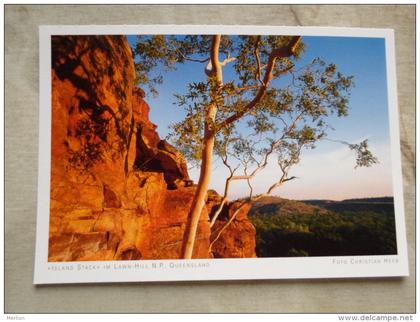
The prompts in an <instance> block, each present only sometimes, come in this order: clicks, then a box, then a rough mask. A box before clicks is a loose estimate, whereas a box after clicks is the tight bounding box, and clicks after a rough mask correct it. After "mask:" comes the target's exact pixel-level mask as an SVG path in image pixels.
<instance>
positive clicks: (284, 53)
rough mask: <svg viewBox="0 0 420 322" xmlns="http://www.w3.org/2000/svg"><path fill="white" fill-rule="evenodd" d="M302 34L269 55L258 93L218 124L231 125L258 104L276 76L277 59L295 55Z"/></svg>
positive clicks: (221, 125) (219, 125)
mask: <svg viewBox="0 0 420 322" xmlns="http://www.w3.org/2000/svg"><path fill="white" fill-rule="evenodd" d="M301 38H302V37H301V36H294V37H292V40H291V41H290V43H289V44H288V45H287V46H284V47H282V48H277V49H274V50H273V51H272V52H271V53H270V55H269V57H268V63H267V68H266V71H265V75H264V78H263V81H262V85H261V86H260V88H259V90H258V92H257V94H256V95H255V97H254V99H253V100H252V101H251V102H249V103H248V104H247V105H245V106H244V107H243V108H242V109H240V110H239V111H237V112H236V113H235V114H233V115H231V116H229V117H228V118H227V119H225V120H224V121H222V122H220V123H219V124H218V127H224V126H226V125H229V124H231V123H233V122H235V121H237V120H238V119H240V118H241V117H242V116H244V115H245V114H246V113H248V112H249V111H250V110H252V109H253V108H254V107H255V105H257V104H258V103H259V102H260V101H261V99H262V98H263V96H264V94H265V93H266V91H267V88H268V87H269V86H270V82H271V80H272V79H273V78H274V75H273V70H274V67H275V64H276V60H277V59H280V58H286V57H290V56H292V55H294V53H295V51H296V48H297V46H298V44H299V42H300V40H301ZM289 70H290V68H286V69H285V70H284V72H283V73H286V72H287V71H289ZM280 74H281V73H280Z"/></svg>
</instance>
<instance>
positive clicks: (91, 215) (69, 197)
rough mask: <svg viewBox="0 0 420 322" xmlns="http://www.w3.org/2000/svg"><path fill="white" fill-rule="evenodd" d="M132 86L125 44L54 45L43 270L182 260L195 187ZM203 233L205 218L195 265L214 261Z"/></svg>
mask: <svg viewBox="0 0 420 322" xmlns="http://www.w3.org/2000/svg"><path fill="white" fill-rule="evenodd" d="M134 80H135V69H134V61H133V56H132V52H131V48H130V46H129V44H128V41H127V39H126V37H124V36H76V37H73V36H53V37H52V142H51V149H52V152H51V153H52V161H51V166H52V167H51V205H50V232H49V234H50V241H49V261H83V260H86V261H87V260H89V261H90V260H130V259H132V260H133V259H177V258H180V256H181V247H182V239H183V234H184V230H185V224H186V221H187V216H188V210H189V207H190V205H191V202H192V198H193V194H194V191H195V188H194V186H193V184H192V182H191V180H190V179H189V176H188V171H187V166H186V162H185V160H184V158H183V156H182V154H180V153H179V152H178V151H177V150H176V149H175V148H173V147H172V146H171V145H170V144H168V143H167V142H166V141H164V140H161V139H160V137H159V135H158V133H157V127H156V125H154V124H153V123H152V122H151V121H150V119H149V111H150V107H149V105H148V104H147V103H146V102H145V101H144V92H143V91H142V90H141V89H139V88H136V87H135V86H134V83H135V82H134ZM248 224H250V223H249V221H248ZM241 225H242V226H240V227H242V228H240V230H241V236H245V230H244V228H243V227H245V226H243V224H241ZM233 227H238V223H235V226H232V227H230V228H229V229H230V231H231V230H232V229H233ZM226 232H228V230H226ZM210 234H211V232H210V226H209V214H208V210H207V209H204V210H203V214H202V216H201V221H200V224H199V231H198V237H197V241H196V247H195V251H194V254H193V257H194V258H209V257H212V256H213V254H211V253H210V252H209V243H210ZM238 236H239V235H238ZM249 238H251V239H252V238H254V240H255V231H254V235H253V236H252V237H249ZM249 238H248V239H249ZM230 244H231V243H230ZM232 245H233V244H232ZM235 245H236V244H235ZM253 245H254V246H252V247H254V248H255V241H254V244H253ZM220 254H221V253H220V252H217V256H219V255H220ZM226 254H233V255H235V257H236V255H241V254H242V255H243V254H245V253H244V252H242V253H241V252H240V251H238V252H235V251H231V252H230V253H229V252H226ZM247 254H248V253H247ZM254 254H255V252H254ZM229 257H230V256H229Z"/></svg>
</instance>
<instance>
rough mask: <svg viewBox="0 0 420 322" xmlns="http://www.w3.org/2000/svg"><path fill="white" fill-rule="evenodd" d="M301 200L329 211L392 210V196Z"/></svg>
mask: <svg viewBox="0 0 420 322" xmlns="http://www.w3.org/2000/svg"><path fill="white" fill-rule="evenodd" d="M301 202H303V203H305V204H307V205H311V206H317V207H321V208H325V209H328V210H331V211H375V212H382V213H392V214H393V212H394V198H393V197H375V198H354V199H345V200H342V201H335V200H322V199H321V200H301Z"/></svg>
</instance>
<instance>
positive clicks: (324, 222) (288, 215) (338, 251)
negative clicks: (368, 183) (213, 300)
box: [250, 197, 397, 257]
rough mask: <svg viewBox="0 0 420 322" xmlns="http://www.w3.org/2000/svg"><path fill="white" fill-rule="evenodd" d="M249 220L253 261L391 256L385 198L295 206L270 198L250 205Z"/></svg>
mask: <svg viewBox="0 0 420 322" xmlns="http://www.w3.org/2000/svg"><path fill="white" fill-rule="evenodd" d="M311 204H312V205H311ZM313 204H316V206H314V205H313ZM250 218H251V220H252V221H253V223H254V225H255V227H256V229H257V256H259V257H291V256H299V257H301V256H339V255H385V254H396V253H397V246H396V239H395V221H394V208H393V203H392V199H391V198H389V199H386V200H380V199H379V200H375V199H370V200H367V199H358V200H355V202H351V201H350V200H345V201H342V202H334V201H322V200H316V201H309V202H300V201H294V200H286V199H281V198H276V197H270V198H264V199H262V201H260V202H258V203H255V204H254V206H253V208H252V209H251V211H250Z"/></svg>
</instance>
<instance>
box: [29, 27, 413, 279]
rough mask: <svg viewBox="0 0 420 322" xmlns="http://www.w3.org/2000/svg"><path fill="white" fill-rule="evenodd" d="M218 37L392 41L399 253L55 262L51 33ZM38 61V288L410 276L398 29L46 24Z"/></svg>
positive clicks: (392, 131)
mask: <svg viewBox="0 0 420 322" xmlns="http://www.w3.org/2000/svg"><path fill="white" fill-rule="evenodd" d="M216 33H222V34H245V35H251V34H272V35H276V34H278V35H281V34H283V35H293V34H295V35H302V36H335V37H377V38H384V39H385V48H386V62H387V65H386V67H387V85H388V111H389V122H390V136H391V137H390V142H391V154H392V156H391V157H392V176H393V189H394V190H393V191H394V206H395V225H396V233H397V250H398V254H397V255H375V256H334V257H298V258H289V257H288V258H247V259H232V258H226V259H193V260H136V261H92V262H48V236H49V233H48V232H49V212H50V170H51V41H50V40H51V36H52V35H100V34H108V35H111V34H113V35H116V34H118V35H123V34H125V35H135V34H216ZM39 57H40V62H39V82H40V100H39V157H38V160H39V166H38V167H39V172H38V209H37V211H38V213H37V229H36V254H35V269H34V284H62V283H95V282H101V283H103V282H143V281H187V280H190V281H194V280H243V279H301V278H349V277H385V276H389V277H390V276H408V275H409V271H408V257H407V241H406V230H405V219H404V199H403V181H402V167H401V153H400V135H399V112H398V101H397V83H396V64H395V47H394V31H393V30H391V29H365V28H335V27H334V28H331V27H290V26H287V27H286V26H236V25H230V26H228V25H142V26H133V25H106V26H97V25H95V26H87V25H86V26H81V25H78V26H68V25H66V26H40V27H39Z"/></svg>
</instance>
